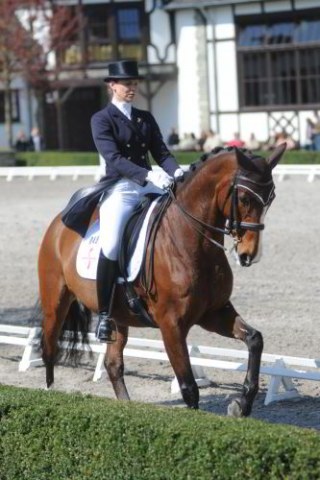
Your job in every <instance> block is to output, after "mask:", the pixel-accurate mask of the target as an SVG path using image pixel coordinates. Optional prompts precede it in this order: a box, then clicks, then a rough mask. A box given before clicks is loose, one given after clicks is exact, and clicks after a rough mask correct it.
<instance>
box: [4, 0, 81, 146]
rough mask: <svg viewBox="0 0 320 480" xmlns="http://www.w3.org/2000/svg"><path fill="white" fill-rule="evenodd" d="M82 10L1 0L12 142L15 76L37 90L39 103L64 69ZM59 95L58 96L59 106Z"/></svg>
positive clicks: (30, 0) (25, 0) (40, 0)
mask: <svg viewBox="0 0 320 480" xmlns="http://www.w3.org/2000/svg"><path fill="white" fill-rule="evenodd" d="M80 25H81V21H80V17H79V11H78V10H77V9H71V8H70V7H67V6H63V5H59V4H58V2H56V1H54V0H51V1H50V2H49V3H48V2H47V1H46V0H6V1H3V0H2V1H0V80H1V81H2V83H3V88H4V98H5V126H6V132H7V138H8V144H9V145H10V146H11V147H12V146H13V138H12V103H11V85H12V80H13V79H14V78H15V77H17V76H20V77H22V78H24V79H25V81H26V83H27V85H28V86H29V88H30V89H32V90H33V92H34V94H35V96H36V98H37V99H38V104H39V105H40V104H41V101H40V98H41V97H42V95H43V93H44V92H45V91H47V90H48V89H50V84H51V82H52V81H53V80H57V79H58V78H59V75H60V73H61V63H60V61H59V60H60V58H61V55H62V53H63V52H64V51H65V49H66V48H67V47H68V46H69V45H70V43H71V42H72V41H73V40H74V38H75V37H76V35H77V32H78V30H79V28H80ZM59 98H60V96H59V95H58V98H57V99H56V106H57V110H58V109H59Z"/></svg>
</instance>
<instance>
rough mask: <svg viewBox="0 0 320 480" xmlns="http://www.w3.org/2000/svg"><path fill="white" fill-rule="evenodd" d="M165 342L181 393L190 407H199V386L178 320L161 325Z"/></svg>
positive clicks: (184, 334)
mask: <svg viewBox="0 0 320 480" xmlns="http://www.w3.org/2000/svg"><path fill="white" fill-rule="evenodd" d="M160 328H161V333H162V338H163V342H164V345H165V348H166V352H167V354H168V357H169V360H170V363H171V366H172V368H173V371H174V373H175V375H176V377H177V380H178V383H179V386H180V390H181V395H182V398H183V400H184V402H185V403H186V404H187V406H188V407H189V408H194V409H198V408H199V388H198V385H197V383H196V381H195V379H194V376H193V372H192V368H191V363H190V357H189V352H188V347H187V341H186V336H187V334H186V333H185V332H182V331H181V329H180V327H179V325H178V322H174V324H172V323H171V322H170V323H169V322H168V323H167V322H165V323H163V324H162V325H161V327H160Z"/></svg>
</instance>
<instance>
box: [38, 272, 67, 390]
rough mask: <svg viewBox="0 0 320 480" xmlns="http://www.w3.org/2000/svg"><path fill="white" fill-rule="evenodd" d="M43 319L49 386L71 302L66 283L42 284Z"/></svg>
mask: <svg viewBox="0 0 320 480" xmlns="http://www.w3.org/2000/svg"><path fill="white" fill-rule="evenodd" d="M40 297H41V306H42V312H43V321H42V359H43V361H44V364H45V367H46V384H47V388H49V387H50V386H51V385H52V384H53V382H54V365H55V362H56V357H57V352H58V339H59V336H60V333H61V329H62V325H63V322H64V320H65V318H66V315H67V313H68V310H69V308H70V304H71V301H72V299H71V295H70V293H69V291H68V290H67V289H66V287H65V285H64V283H62V281H61V282H56V284H55V285H52V284H51V285H50V286H48V285H47V289H45V288H44V285H40Z"/></svg>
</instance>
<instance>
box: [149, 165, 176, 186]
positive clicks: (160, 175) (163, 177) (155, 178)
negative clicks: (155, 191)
mask: <svg viewBox="0 0 320 480" xmlns="http://www.w3.org/2000/svg"><path fill="white" fill-rule="evenodd" d="M146 180H147V182H151V183H153V185H155V186H156V187H158V188H161V189H162V190H164V189H165V188H168V187H170V185H172V182H173V178H172V177H170V175H168V174H167V173H166V172H165V171H164V170H159V171H155V170H150V171H149V172H148V175H147V177H146Z"/></svg>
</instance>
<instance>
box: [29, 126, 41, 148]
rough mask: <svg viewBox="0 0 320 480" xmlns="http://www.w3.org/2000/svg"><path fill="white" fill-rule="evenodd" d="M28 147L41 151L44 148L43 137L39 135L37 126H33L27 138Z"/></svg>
mask: <svg viewBox="0 0 320 480" xmlns="http://www.w3.org/2000/svg"><path fill="white" fill-rule="evenodd" d="M29 147H30V148H29V149H30V150H31V151H33V152H41V150H44V145H43V139H42V137H41V135H40V132H39V129H38V127H33V129H32V130H31V136H30V140H29Z"/></svg>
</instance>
